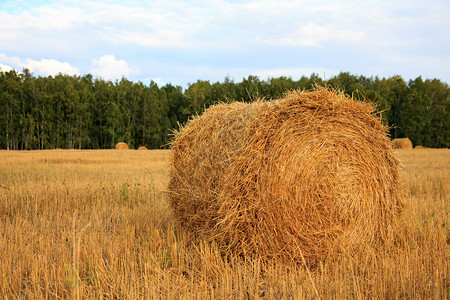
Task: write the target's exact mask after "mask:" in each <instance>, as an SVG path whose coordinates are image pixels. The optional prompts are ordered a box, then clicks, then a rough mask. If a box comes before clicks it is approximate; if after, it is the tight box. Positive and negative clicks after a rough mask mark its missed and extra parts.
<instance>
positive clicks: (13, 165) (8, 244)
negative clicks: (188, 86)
mask: <svg viewBox="0 0 450 300" xmlns="http://www.w3.org/2000/svg"><path fill="white" fill-rule="evenodd" d="M170 156H171V153H170V151H169V150H156V151H155V150H150V151H114V150H90V151H87V150H86V151H78V150H46V151H0V230H1V233H2V234H1V235H0V270H2V272H0V298H2V299H8V298H9V299H17V298H23V299H36V298H64V299H66V298H79V299H102V298H103V299H104V298H120V299H137V298H139V299H160V298H165V299H186V298H202V299H224V298H227V299H228V298H232V299H247V298H250V299H257V298H262V299H283V298H288V299H291V298H294V299H302V298H312V297H313V296H312V295H316V297H317V298H325V299H329V298H338V299H339V298H340V299H342V298H358V299H359V298H382V299H386V298H389V299H391V298H407V299H418V298H422V299H446V298H448V297H449V294H450V276H449V274H450V259H449V258H450V245H449V243H450V230H449V224H450V210H449V207H450V205H449V202H450V199H449V195H450V182H449V180H448V178H450V150H447V149H442V150H436V149H424V150H421V151H415V150H403V151H398V153H397V156H398V158H399V160H400V162H401V172H402V173H403V174H404V178H405V191H406V192H407V195H408V197H407V201H406V206H405V209H404V213H403V214H402V217H401V222H400V226H399V227H398V230H397V231H396V232H395V236H394V240H393V243H392V244H390V245H389V247H383V246H381V247H374V246H370V245H367V246H366V247H365V248H364V252H362V253H360V254H358V255H353V256H352V255H341V256H340V257H339V258H338V260H336V261H334V262H327V261H324V262H322V263H319V264H317V265H312V266H309V268H307V269H306V268H305V267H304V266H303V265H301V264H300V265H297V264H281V263H280V264H278V263H275V264H273V263H267V262H263V261H261V260H260V259H248V258H241V257H239V256H233V255H229V256H225V257H224V256H222V254H221V251H220V248H219V245H218V244H216V243H214V242H211V243H207V242H203V243H196V242H194V239H193V237H192V234H191V233H190V232H189V231H185V230H179V229H177V228H176V227H175V226H174V224H175V223H174V220H173V217H172V215H171V211H170V209H169V205H168V201H167V198H166V192H165V191H166V189H167V185H168V182H169V173H168V166H169V157H170Z"/></svg>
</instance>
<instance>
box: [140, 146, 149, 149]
mask: <svg viewBox="0 0 450 300" xmlns="http://www.w3.org/2000/svg"><path fill="white" fill-rule="evenodd" d="M138 150H148V148H147V147H145V146H141V147H139V148H138Z"/></svg>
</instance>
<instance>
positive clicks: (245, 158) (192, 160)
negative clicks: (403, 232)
mask: <svg viewBox="0 0 450 300" xmlns="http://www.w3.org/2000/svg"><path fill="white" fill-rule="evenodd" d="M374 112H375V109H374V107H373V106H372V105H370V104H369V103H363V102H357V101H353V100H352V99H351V98H349V97H347V96H345V95H344V94H341V93H338V92H336V91H333V90H329V89H325V88H318V89H317V90H314V91H311V92H309V91H308V92H307V91H291V92H288V93H287V94H286V95H285V97H284V98H282V99H279V100H274V101H270V102H264V101H258V102H254V103H251V104H245V103H233V104H230V105H227V104H220V105H217V106H213V107H210V108H209V109H208V110H206V111H205V113H204V114H203V115H201V116H199V117H197V118H194V119H192V120H191V121H190V122H188V124H187V125H186V126H185V127H184V128H182V129H181V130H180V131H179V132H177V133H176V134H175V139H174V141H173V143H172V149H173V159H172V161H173V162H172V171H171V180H170V183H169V192H170V194H169V196H170V201H171V204H172V207H173V208H174V212H175V213H174V217H175V218H177V219H178V220H179V221H180V223H181V224H182V225H183V226H184V227H186V228H188V229H189V230H192V231H193V232H194V233H195V234H196V235H198V236H199V237H200V238H201V239H205V240H208V241H215V242H218V243H219V244H220V245H221V247H220V248H221V249H223V251H224V252H232V253H233V254H239V255H245V256H253V257H265V258H267V259H269V260H272V259H278V260H284V261H289V262H291V261H299V262H302V261H303V260H306V261H308V263H316V262H317V259H324V258H327V259H334V258H335V257H336V255H337V254H338V253H342V252H348V251H353V250H355V248H356V249H357V248H358V247H359V246H360V245H366V244H367V243H371V244H372V243H373V244H375V243H380V241H382V242H384V243H386V242H388V241H389V240H391V239H392V234H393V228H394V224H395V221H396V220H397V217H398V215H399V213H400V211H401V209H402V207H403V198H402V197H403V195H402V189H401V188H400V182H399V175H398V161H397V159H396V158H395V156H394V154H393V151H392V148H391V141H390V139H389V138H388V137H387V136H386V131H387V129H386V128H385V127H384V126H383V125H382V124H381V122H380V120H379V118H378V117H377V116H376V115H375V113H374Z"/></svg>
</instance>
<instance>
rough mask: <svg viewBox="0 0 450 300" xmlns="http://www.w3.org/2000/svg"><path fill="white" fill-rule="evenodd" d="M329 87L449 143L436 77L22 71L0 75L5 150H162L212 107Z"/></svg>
mask: <svg viewBox="0 0 450 300" xmlns="http://www.w3.org/2000/svg"><path fill="white" fill-rule="evenodd" d="M325 84H326V85H328V86H331V87H334V88H338V89H340V90H342V91H343V92H345V93H347V94H349V95H351V96H353V97H354V98H356V99H359V100H361V99H369V100H370V101H372V102H374V103H375V104H376V106H377V109H378V110H379V111H380V112H382V119H383V122H385V124H386V125H388V126H389V131H390V132H389V133H390V135H391V137H392V138H397V137H409V138H410V139H411V140H412V142H413V144H414V145H423V146H426V147H449V146H450V140H449V132H450V118H449V114H448V112H449V105H450V89H449V86H448V84H447V83H444V82H442V81H440V80H439V79H427V80H423V79H422V78H421V77H418V78H416V79H414V80H410V81H409V82H406V81H405V80H404V79H403V78H402V77H400V76H392V77H389V78H378V77H365V76H357V75H353V74H350V73H346V72H342V73H340V74H339V75H336V76H334V77H332V78H330V79H328V80H326V81H324V79H322V78H321V77H320V76H318V75H317V74H312V75H311V76H309V77H307V76H303V77H301V78H300V79H298V80H294V79H292V78H291V77H279V78H270V79H267V80H261V79H260V78H258V77H257V76H248V77H247V78H244V79H243V80H242V81H241V82H234V81H233V80H231V79H230V78H228V77H226V78H225V79H224V81H223V82H215V83H211V82H210V81H205V80H198V81H197V82H195V83H192V84H189V85H188V87H187V88H186V89H183V88H182V87H180V86H174V85H172V84H166V85H164V86H161V87H159V86H158V85H157V84H156V83H155V82H153V81H152V82H150V84H149V85H145V84H144V83H142V82H131V81H129V80H127V79H126V78H122V79H121V80H120V81H115V82H112V81H106V80H103V79H99V78H93V77H92V75H90V74H88V75H84V76H77V75H73V76H69V75H63V74H59V75H56V76H48V77H40V76H39V77H35V76H34V75H33V74H31V73H30V72H29V71H28V70H26V69H25V70H23V72H21V73H19V72H16V71H14V70H12V71H9V72H0V149H11V150H31V149H56V148H62V149H108V148H113V147H114V145H115V144H116V143H118V142H122V141H123V142H126V143H127V144H128V145H130V147H131V148H136V147H139V146H146V147H148V148H165V147H168V144H169V143H170V139H171V134H172V133H173V130H176V129H178V127H179V126H180V124H181V125H182V124H184V123H186V122H187V120H188V119H189V118H190V117H192V116H194V115H198V114H201V113H202V112H203V111H204V110H205V109H206V108H208V107H209V106H210V105H213V104H215V103H218V102H230V101H234V100H238V101H244V102H251V101H254V100H255V99H257V98H261V97H264V98H266V99H276V98H279V97H282V96H283V94H284V92H285V91H286V90H289V89H311V88H313V87H314V86H315V85H325Z"/></svg>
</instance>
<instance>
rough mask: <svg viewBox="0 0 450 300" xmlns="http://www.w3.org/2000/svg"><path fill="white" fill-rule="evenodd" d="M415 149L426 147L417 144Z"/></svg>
mask: <svg viewBox="0 0 450 300" xmlns="http://www.w3.org/2000/svg"><path fill="white" fill-rule="evenodd" d="M414 149H425V147H424V146H422V145H418V146H415V147H414Z"/></svg>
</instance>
